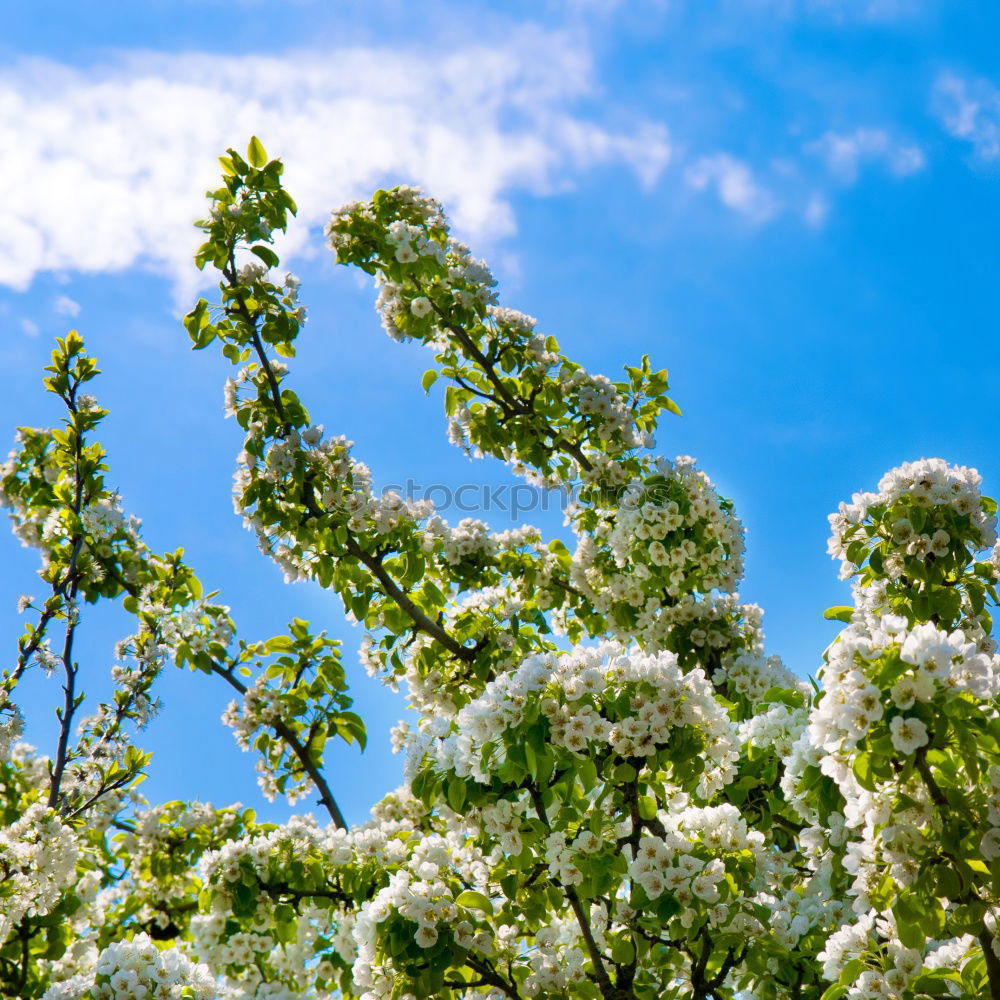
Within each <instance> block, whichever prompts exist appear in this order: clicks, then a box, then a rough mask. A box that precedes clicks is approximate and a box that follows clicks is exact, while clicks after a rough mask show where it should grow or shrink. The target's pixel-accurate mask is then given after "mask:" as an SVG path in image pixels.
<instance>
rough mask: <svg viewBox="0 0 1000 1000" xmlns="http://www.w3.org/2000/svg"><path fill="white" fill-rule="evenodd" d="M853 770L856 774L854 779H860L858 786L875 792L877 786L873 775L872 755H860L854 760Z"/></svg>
mask: <svg viewBox="0 0 1000 1000" xmlns="http://www.w3.org/2000/svg"><path fill="white" fill-rule="evenodd" d="M851 770H852V771H853V772H854V777H855V778H857V779H858V784H859V785H860V786H861V787H862V788H863V789H865V791H868V792H874V791H875V789H876V787H877V785H876V784H875V777H874V775H873V774H872V757H871V754H868V753H859V754H858V756H857V757H855V758H854V763H853V764H852V765H851Z"/></svg>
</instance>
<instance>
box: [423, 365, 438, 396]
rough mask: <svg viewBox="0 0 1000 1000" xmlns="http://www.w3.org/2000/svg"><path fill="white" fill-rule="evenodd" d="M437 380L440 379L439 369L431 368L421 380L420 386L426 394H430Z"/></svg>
mask: <svg viewBox="0 0 1000 1000" xmlns="http://www.w3.org/2000/svg"><path fill="white" fill-rule="evenodd" d="M437 379H438V373H437V369H435V368H429V369H428V370H427V371H425V372H424V377H423V378H422V379H421V380H420V385H421V387H422V388H423V390H424V392H429V391H430V388H431V386H432V385H433V384H434V383H435V382H436V381H437Z"/></svg>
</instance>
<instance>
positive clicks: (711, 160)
mask: <svg viewBox="0 0 1000 1000" xmlns="http://www.w3.org/2000/svg"><path fill="white" fill-rule="evenodd" d="M684 178H685V180H686V181H687V184H688V186H689V187H692V188H694V190H695V191H705V190H714V191H715V193H716V195H717V196H718V199H719V201H721V202H722V204H723V205H725V206H726V207H727V208H730V209H732V210H733V211H734V212H736V213H738V214H739V215H741V216H743V217H744V218H745V219H747V220H749V221H750V222H753V223H758V224H759V223H763V222H767V221H768V220H769V219H771V218H773V217H774V215H775V214H776V213H777V212H778V211H779V209H780V205H779V203H778V200H777V199H776V198H775V197H774V195H773V194H771V192H770V191H769V190H768V189H767V188H765V187H764V186H763V185H762V184H761V183H760V182H759V181H758V180H757V179H756V178H755V177H754V174H753V171H752V170H751V168H750V166H749V165H748V164H746V163H744V162H743V161H742V160H740V159H737V158H736V157H734V156H731V155H730V154H729V153H715V154H713V155H711V156H703V157H701V158H700V159H698V160H696V161H695V162H694V163H692V164H691V166H690V167H688V169H687V170H686V171H685V174H684Z"/></svg>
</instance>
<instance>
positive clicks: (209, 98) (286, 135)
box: [0, 32, 671, 298]
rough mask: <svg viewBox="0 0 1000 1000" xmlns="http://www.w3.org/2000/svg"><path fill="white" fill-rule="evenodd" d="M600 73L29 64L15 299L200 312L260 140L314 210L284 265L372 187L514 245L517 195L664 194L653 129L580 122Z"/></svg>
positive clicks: (13, 154) (4, 224) (6, 121)
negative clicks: (240, 158)
mask: <svg viewBox="0 0 1000 1000" xmlns="http://www.w3.org/2000/svg"><path fill="white" fill-rule="evenodd" d="M594 91H595V87H594V83H593V79H592V69H591V65H590V61H589V58H588V56H587V53H586V52H584V51H582V50H581V49H580V48H579V47H578V46H576V45H574V44H572V43H571V42H569V41H568V40H567V39H566V38H565V37H564V36H561V35H558V34H546V33H542V32H522V33H520V34H517V35H516V36H512V37H511V38H510V39H509V41H508V44H507V45H506V46H504V47H500V48H497V47H491V48H485V47H476V46H470V47H468V48H466V49H463V50H452V51H450V52H448V53H445V54H441V53H432V52H429V51H420V52H417V51H413V52H400V51H396V50H388V49H377V48H352V49H344V50H341V51H333V52H329V51H327V52H323V53H319V52H312V51H299V52H293V53H287V54H285V55H282V56H270V57H265V56H242V57H223V56H216V55H211V54H202V53H195V54H173V55H163V54H156V53H148V54H143V55H140V54H136V53H132V54H123V55H121V56H120V57H118V59H117V61H116V62H114V63H113V64H108V65H105V66H102V67H99V68H96V69H91V70H88V71H86V72H84V71H81V70H79V69H74V68H70V67H67V66H62V65H59V64H55V63H52V62H49V61H37V60H35V61H22V62H20V63H18V64H15V65H14V66H13V67H8V68H7V69H5V70H4V71H3V72H2V73H0V129H2V132H3V134H4V135H6V136H8V137H13V141H11V142H10V143H9V144H8V146H7V148H6V149H5V151H4V153H3V155H2V156H0V185H2V186H3V188H4V190H6V191H8V192H11V193H12V194H13V195H14V196H13V197H10V198H8V199H6V200H5V202H4V203H3V204H2V205H0V285H6V286H8V287H11V288H14V289H24V288H26V287H27V286H28V285H29V284H30V283H31V281H32V279H33V278H34V276H35V275H36V274H38V273H39V272H41V271H79V272H91V273H97V272H112V271H120V270H123V269H125V268H129V267H132V266H135V265H140V266H143V267H145V268H146V269H148V270H151V271H154V272H156V273H159V274H162V275H165V276H166V277H167V278H168V279H170V280H171V281H172V282H173V284H174V288H175V293H176V294H177V295H178V296H179V297H181V298H182V297H183V296H185V295H187V294H189V293H190V291H192V290H193V289H194V288H195V287H196V286H197V283H198V275H197V272H195V271H194V270H193V266H192V265H191V263H190V260H191V255H192V253H193V250H194V248H195V247H196V246H197V243H198V236H199V234H198V233H197V232H196V231H195V230H194V229H193V228H192V225H191V223H192V222H193V220H194V219H196V218H198V217H199V216H200V215H203V214H204V208H205V202H204V192H205V190H206V189H207V188H208V187H212V186H215V185H217V183H218V180H217V178H218V163H217V160H216V157H217V156H218V155H219V154H220V153H222V152H223V151H224V150H225V149H226V148H227V147H229V146H235V147H237V148H240V149H242V148H243V147H245V145H246V142H247V139H248V138H249V136H250V135H251V134H257V135H259V136H260V138H261V139H262V141H263V142H264V143H265V145H266V146H267V148H268V150H269V152H270V153H271V154H272V155H278V156H281V157H282V159H284V160H285V162H286V165H287V173H286V178H287V184H288V188H289V190H290V191H291V192H292V193H293V195H294V197H295V198H296V200H297V201H298V203H299V207H300V214H299V219H298V220H297V223H296V226H295V228H294V230H292V231H291V232H290V234H289V236H288V237H287V239H286V240H285V243H284V251H285V252H286V253H292V254H294V253H303V252H310V250H311V248H312V247H313V245H314V243H315V236H314V234H315V227H316V226H317V225H319V224H321V223H322V222H323V221H324V220H325V218H326V215H327V213H328V212H329V211H330V209H331V208H334V207H336V205H338V204H339V203H340V202H342V201H344V200H346V199H348V198H352V197H358V196H362V195H364V194H366V193H368V192H369V191H370V190H371V189H372V188H373V187H374V186H377V185H379V184H391V183H414V184H418V185H420V186H423V187H425V188H426V189H427V190H428V191H430V192H432V193H433V194H434V195H435V196H437V197H439V198H440V199H441V200H442V201H443V202H444V203H445V205H446V206H447V208H448V210H449V211H450V213H451V214H452V216H453V218H454V219H455V222H456V225H457V226H458V227H459V229H460V230H461V231H462V232H463V234H464V235H465V236H467V237H469V238H474V239H477V240H480V241H490V240H495V239H497V238H500V237H503V236H505V235H508V234H509V233H511V232H512V231H513V229H514V217H513V212H512V208H511V205H510V201H509V198H510V195H511V193H512V192H514V191H517V190H523V191H529V192H533V193H538V194H544V193H548V192H551V191H554V190H560V189H564V188H566V187H568V186H570V185H571V184H572V183H573V181H574V179H575V178H577V177H579V176H580V175H581V174H582V173H583V172H584V171H586V170H588V169H592V168H594V167H596V166H599V165H603V164H617V165H621V166H624V167H625V168H627V169H629V170H631V171H632V172H633V173H634V174H635V176H636V177H637V179H638V181H639V182H640V183H641V184H643V185H646V186H648V185H651V184H653V183H654V182H655V181H656V179H657V178H658V176H659V174H660V172H661V171H662V170H663V168H664V167H665V166H666V164H667V163H668V161H669V159H670V155H671V146H670V140H669V137H668V134H667V131H666V129H665V128H664V127H663V126H662V125H660V124H658V123H656V122H654V121H650V120H648V119H645V120H639V121H636V122H635V124H634V126H632V127H629V128H624V129H622V128H618V129H611V128H609V127H607V126H606V125H605V124H603V123H602V122H601V121H600V120H599V118H600V113H599V112H596V111H592V112H590V113H589V114H588V113H584V112H582V111H580V110H579V105H580V103H581V101H582V99H584V98H590V97H592V96H593V94H594Z"/></svg>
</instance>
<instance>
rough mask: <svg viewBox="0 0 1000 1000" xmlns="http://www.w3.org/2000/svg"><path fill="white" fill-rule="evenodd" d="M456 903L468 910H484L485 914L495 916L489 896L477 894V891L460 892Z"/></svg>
mask: <svg viewBox="0 0 1000 1000" xmlns="http://www.w3.org/2000/svg"><path fill="white" fill-rule="evenodd" d="M455 902H456V903H457V904H458V905H459V906H464V907H465V908H466V909H469V910H482V912H483V913H488V914H489V915H490V916H492V915H493V904H492V903H491V902H490V898H489V896H486V895H484V894H483V893H481V892H476V890H475V889H466V890H465V891H464V892H460V893H459V894H458V896H457V897H456V899H455Z"/></svg>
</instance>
